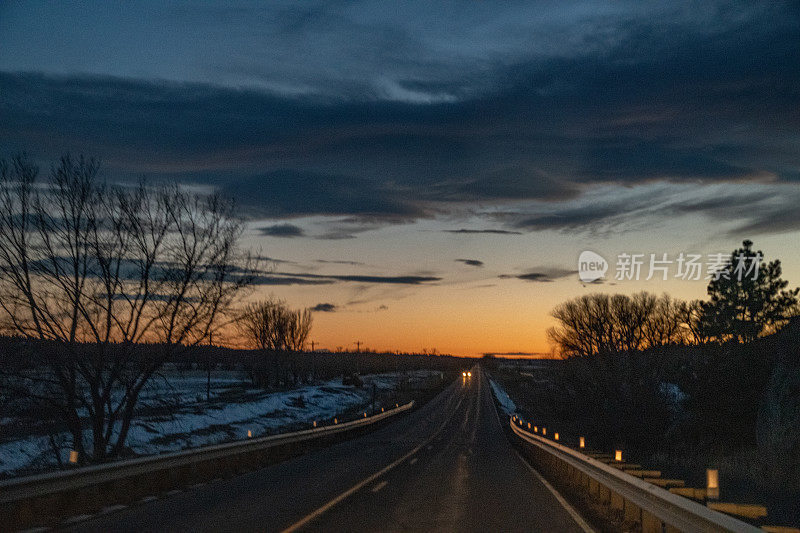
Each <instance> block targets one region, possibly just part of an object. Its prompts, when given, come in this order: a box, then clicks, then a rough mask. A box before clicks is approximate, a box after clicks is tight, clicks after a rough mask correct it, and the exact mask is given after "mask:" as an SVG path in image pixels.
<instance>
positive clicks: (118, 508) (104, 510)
mask: <svg viewBox="0 0 800 533" xmlns="http://www.w3.org/2000/svg"><path fill="white" fill-rule="evenodd" d="M127 508H128V506H127V505H122V504H119V505H109V506H108V507H103V508H102V509H100V511H99V512H98V513H97V514H98V515H104V514H110V513H116V512H117V511H121V510H123V509H127Z"/></svg>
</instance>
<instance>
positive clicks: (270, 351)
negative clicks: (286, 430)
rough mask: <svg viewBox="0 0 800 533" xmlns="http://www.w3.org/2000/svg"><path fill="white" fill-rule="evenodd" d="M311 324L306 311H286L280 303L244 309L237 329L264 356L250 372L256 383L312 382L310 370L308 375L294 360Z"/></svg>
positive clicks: (270, 302)
mask: <svg viewBox="0 0 800 533" xmlns="http://www.w3.org/2000/svg"><path fill="white" fill-rule="evenodd" d="M311 323H312V316H311V311H310V310H308V309H304V310H294V309H290V308H289V307H288V306H287V305H286V302H283V301H282V300H275V299H269V300H264V301H261V302H255V303H252V304H250V305H248V306H247V307H246V308H245V310H244V312H242V313H241V314H240V316H239V318H238V325H239V328H240V330H241V332H242V334H243V335H244V337H245V338H246V339H247V340H248V341H249V342H250V343H251V344H252V345H254V346H255V347H256V348H257V349H258V350H260V351H261V352H262V353H263V354H264V357H263V360H262V361H261V362H260V363H259V364H258V365H256V366H255V368H254V371H253V381H254V382H255V383H256V384H258V385H264V386H266V385H269V384H270V383H275V384H276V385H278V386H286V385H289V384H290V383H291V384H297V383H298V382H299V381H303V380H311V379H313V374H314V369H312V371H311V374H312V375H309V374H308V372H307V371H306V370H307V369H303V368H302V365H300V364H299V361H298V357H300V352H302V350H303V348H304V346H305V343H306V340H307V339H308V335H309V334H310V333H311Z"/></svg>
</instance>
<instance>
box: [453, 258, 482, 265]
mask: <svg viewBox="0 0 800 533" xmlns="http://www.w3.org/2000/svg"><path fill="white" fill-rule="evenodd" d="M456 261H457V262H459V263H464V264H465V265H468V266H473V267H482V266H483V261H479V260H477V259H456Z"/></svg>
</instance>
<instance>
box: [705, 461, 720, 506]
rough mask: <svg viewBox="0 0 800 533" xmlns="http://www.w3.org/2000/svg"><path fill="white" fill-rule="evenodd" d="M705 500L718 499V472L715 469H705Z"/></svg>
mask: <svg viewBox="0 0 800 533" xmlns="http://www.w3.org/2000/svg"><path fill="white" fill-rule="evenodd" d="M706 498H707V499H709V500H717V499H719V470H717V469H716V468H707V469H706Z"/></svg>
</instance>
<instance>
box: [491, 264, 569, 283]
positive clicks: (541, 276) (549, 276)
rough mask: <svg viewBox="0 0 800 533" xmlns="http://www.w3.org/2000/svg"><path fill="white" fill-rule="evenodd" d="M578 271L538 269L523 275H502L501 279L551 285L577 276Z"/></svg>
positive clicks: (551, 268) (553, 268) (556, 268)
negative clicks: (553, 282) (558, 280)
mask: <svg viewBox="0 0 800 533" xmlns="http://www.w3.org/2000/svg"><path fill="white" fill-rule="evenodd" d="M577 273H578V271H577V270H569V269H566V268H559V267H537V268H533V269H531V270H529V271H528V272H525V273H522V274H501V275H500V276H498V277H500V278H503V279H509V278H514V279H521V280H523V281H531V282H535V283H549V282H551V281H555V280H557V279H563V278H567V277H570V276H574V275H575V274H577Z"/></svg>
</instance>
